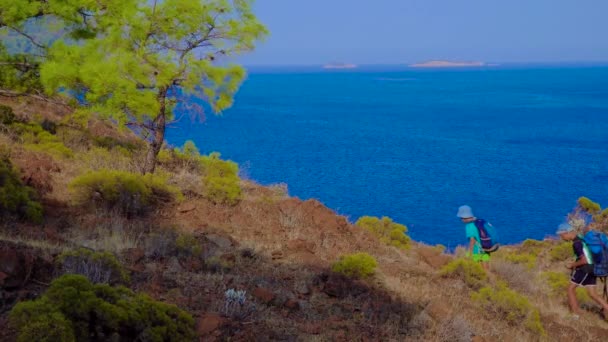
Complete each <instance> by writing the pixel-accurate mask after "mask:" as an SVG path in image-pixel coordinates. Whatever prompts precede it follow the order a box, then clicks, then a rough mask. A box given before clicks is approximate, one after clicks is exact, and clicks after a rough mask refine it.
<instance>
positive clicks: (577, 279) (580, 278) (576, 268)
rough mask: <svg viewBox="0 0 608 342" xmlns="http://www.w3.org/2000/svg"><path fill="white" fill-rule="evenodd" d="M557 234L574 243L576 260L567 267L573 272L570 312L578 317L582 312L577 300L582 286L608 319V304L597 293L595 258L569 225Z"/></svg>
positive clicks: (563, 224)
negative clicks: (577, 291)
mask: <svg viewBox="0 0 608 342" xmlns="http://www.w3.org/2000/svg"><path fill="white" fill-rule="evenodd" d="M556 233H557V235H559V237H560V238H561V239H562V240H564V241H572V249H573V250H574V255H575V256H576V260H575V261H574V262H572V263H569V264H568V265H567V267H568V268H569V269H571V270H572V275H571V277H570V285H569V286H568V305H570V310H571V311H572V313H574V314H576V315H578V314H580V313H581V312H582V311H581V309H580V307H579V306H578V302H577V300H576V288H577V287H578V286H582V287H584V288H585V289H586V290H587V293H588V294H589V296H590V297H591V298H592V299H593V300H594V301H595V302H597V303H598V304H600V305H601V306H602V308H603V310H604V311H603V313H604V317H605V318H606V319H608V303H606V301H604V300H603V299H602V297H601V296H600V295H598V293H597V292H596V291H595V284H596V276H595V274H594V273H593V257H592V256H591V251H590V250H589V247H588V246H587V245H586V244H585V243H584V241H583V239H582V235H579V234H578V233H577V232H576V230H575V229H574V227H572V226H571V225H570V224H568V223H562V224H560V225H559V228H558V229H557V232H556Z"/></svg>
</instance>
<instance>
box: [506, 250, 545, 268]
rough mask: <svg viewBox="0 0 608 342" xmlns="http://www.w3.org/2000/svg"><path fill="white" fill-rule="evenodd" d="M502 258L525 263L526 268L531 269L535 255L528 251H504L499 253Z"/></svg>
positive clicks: (534, 263) (535, 258)
mask: <svg viewBox="0 0 608 342" xmlns="http://www.w3.org/2000/svg"><path fill="white" fill-rule="evenodd" d="M499 255H500V257H502V258H503V259H505V260H507V261H510V262H513V263H516V264H522V265H525V266H526V267H527V268H528V269H533V268H534V267H535V266H536V261H537V257H536V255H534V254H530V253H506V254H499Z"/></svg>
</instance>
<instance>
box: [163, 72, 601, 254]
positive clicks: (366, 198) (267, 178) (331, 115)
mask: <svg viewBox="0 0 608 342" xmlns="http://www.w3.org/2000/svg"><path fill="white" fill-rule="evenodd" d="M182 110H184V109H182ZM188 139H191V140H193V141H194V142H195V143H196V144H197V146H199V148H200V149H201V151H202V152H205V153H208V152H211V151H219V152H220V153H221V154H222V156H223V157H224V158H229V159H232V160H234V161H236V162H238V163H239V164H240V166H241V169H243V172H244V174H245V175H246V176H247V177H249V178H251V179H253V180H256V181H258V182H260V183H262V184H271V183H278V182H284V183H287V184H288V187H289V193H290V195H292V196H297V197H300V198H303V199H307V198H317V199H319V200H320V201H322V202H323V203H325V204H326V205H327V206H328V207H330V208H332V209H334V210H336V211H337V212H338V213H340V214H343V215H346V216H348V217H349V218H350V220H351V221H353V222H354V221H356V219H357V218H358V217H360V216H363V215H373V216H389V217H391V218H393V219H394V220H395V221H397V222H400V223H403V224H406V225H407V226H408V228H409V234H410V235H411V236H412V237H413V238H414V239H416V240H419V241H423V242H426V243H431V244H436V243H441V244H444V245H447V246H448V247H454V246H455V245H458V244H464V243H465V242H466V240H465V237H464V227H463V225H462V224H461V223H460V222H459V220H458V219H457V218H456V216H455V215H456V211H457V208H458V206H460V205H463V204H468V205H471V206H472V207H473V209H474V212H475V214H476V215H477V216H478V217H482V218H485V219H487V220H489V221H490V222H492V223H493V224H494V226H495V227H497V229H498V231H499V232H500V237H501V240H502V242H504V243H516V242H520V241H523V240H525V239H527V238H535V239H542V238H543V237H545V236H547V235H551V234H553V232H554V231H555V228H556V227H557V225H558V224H559V223H560V222H561V221H562V220H563V219H564V217H565V215H566V214H567V213H568V212H569V211H570V210H571V209H572V208H573V207H574V206H575V204H576V200H577V198H578V197H579V196H587V197H590V198H592V199H593V200H596V201H598V202H600V203H602V204H604V205H605V206H608V67H568V68H565V67H559V68H558V67H531V68H521V67H519V68H507V67H503V68H482V69H462V70H414V69H406V68H396V67H395V68H392V67H386V68H370V69H360V70H354V71H353V70H351V71H320V70H314V69H266V70H264V69H260V70H255V69H254V70H252V71H251V72H250V75H249V78H248V79H247V81H246V82H245V83H244V84H243V86H242V88H241V90H240V91H239V93H238V94H237V96H236V102H235V105H234V107H233V108H231V109H229V110H227V111H225V112H224V113H223V115H222V116H219V117H218V116H214V115H212V114H207V115H206V120H204V121H203V122H192V121H190V120H186V119H182V120H181V121H179V122H178V123H176V124H174V125H173V126H172V127H171V128H170V129H169V131H168V134H167V140H168V141H169V143H171V144H173V145H176V146H180V145H181V144H183V142H184V141H185V140H188Z"/></svg>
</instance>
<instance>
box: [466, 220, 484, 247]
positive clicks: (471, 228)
mask: <svg viewBox="0 0 608 342" xmlns="http://www.w3.org/2000/svg"><path fill="white" fill-rule="evenodd" d="M464 227H465V229H466V234H467V247H468V246H469V240H471V238H475V241H476V243H475V245H473V254H482V251H481V246H480V244H479V230H478V229H477V226H475V222H469V223H467V224H466V225H465V226H464Z"/></svg>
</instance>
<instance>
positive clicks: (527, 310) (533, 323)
mask: <svg viewBox="0 0 608 342" xmlns="http://www.w3.org/2000/svg"><path fill="white" fill-rule="evenodd" d="M471 297H472V298H473V300H474V301H475V302H477V303H479V304H480V305H481V306H482V307H483V309H484V310H485V312H491V313H493V314H494V315H496V317H497V318H498V319H501V320H505V321H506V322H507V323H509V324H511V325H520V324H523V325H524V326H525V327H526V328H527V329H529V330H530V331H532V332H533V333H536V334H540V335H546V332H545V329H544V328H543V325H542V323H541V321H540V313H539V311H538V309H536V308H535V307H534V306H533V305H532V304H531V303H530V301H529V300H528V298H526V297H525V296H523V295H521V294H519V293H517V292H516V291H514V290H512V289H510V288H508V287H507V285H506V284H505V283H503V282H499V283H498V284H497V286H496V287H492V286H485V287H483V288H481V289H480V290H479V291H478V292H474V293H472V294H471Z"/></svg>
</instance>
